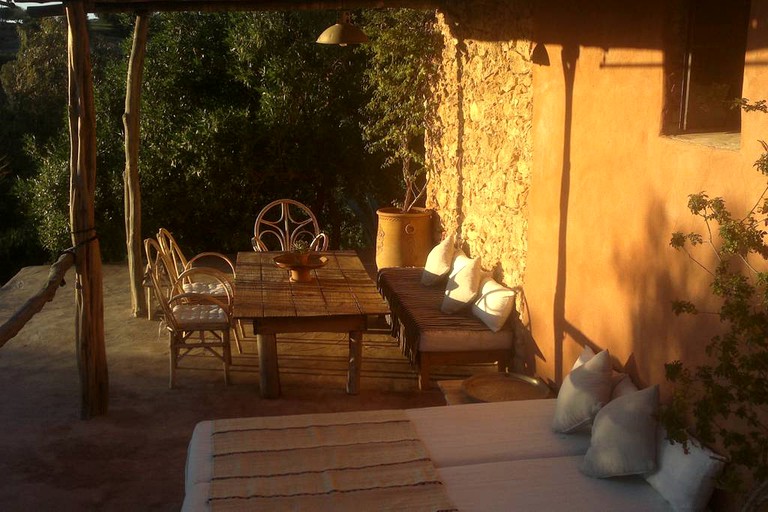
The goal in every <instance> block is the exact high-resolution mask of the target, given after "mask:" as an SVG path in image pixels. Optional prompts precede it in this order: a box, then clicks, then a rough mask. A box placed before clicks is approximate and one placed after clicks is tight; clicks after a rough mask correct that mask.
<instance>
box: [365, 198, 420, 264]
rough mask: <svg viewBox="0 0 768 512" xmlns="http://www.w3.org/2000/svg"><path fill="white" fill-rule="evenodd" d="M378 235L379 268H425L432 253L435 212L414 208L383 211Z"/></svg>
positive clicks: (378, 212) (379, 212) (378, 213)
mask: <svg viewBox="0 0 768 512" xmlns="http://www.w3.org/2000/svg"><path fill="white" fill-rule="evenodd" d="M376 215H378V217H379V222H378V224H379V227H378V233H377V234H376V266H377V267H378V268H385V267H421V266H424V263H425V262H426V261H427V255H428V254H429V251H430V250H431V249H432V246H433V243H432V211H431V210H426V209H424V208H412V209H411V211H410V212H408V213H402V212H400V209H399V208H380V209H379V210H378V211H377V212H376Z"/></svg>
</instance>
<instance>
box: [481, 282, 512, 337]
mask: <svg viewBox="0 0 768 512" xmlns="http://www.w3.org/2000/svg"><path fill="white" fill-rule="evenodd" d="M514 307H515V292H514V290H511V289H509V288H507V287H506V286H503V285H501V284H499V283H497V282H496V280H495V279H493V278H492V277H486V278H484V279H483V280H482V281H481V282H480V294H479V296H478V297H477V300H476V301H475V303H474V304H472V314H473V315H475V316H476V317H477V318H479V319H480V320H482V321H483V323H484V324H485V325H487V326H488V328H489V329H490V330H492V331H493V332H499V331H500V330H501V328H502V327H503V326H504V323H505V322H506V321H507V318H509V315H510V313H512V309H514Z"/></svg>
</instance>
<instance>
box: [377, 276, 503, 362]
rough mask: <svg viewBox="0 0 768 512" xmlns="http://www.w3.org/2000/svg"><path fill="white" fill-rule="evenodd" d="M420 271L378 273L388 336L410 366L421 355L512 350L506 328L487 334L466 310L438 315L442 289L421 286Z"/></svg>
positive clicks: (442, 294)
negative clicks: (389, 329) (386, 306)
mask: <svg viewBox="0 0 768 512" xmlns="http://www.w3.org/2000/svg"><path fill="white" fill-rule="evenodd" d="M422 271H423V269H422V268H420V267H410V268H402V267H393V268H385V269H382V270H380V271H379V290H380V291H381V293H382V295H384V297H385V298H386V299H387V302H389V306H390V309H391V311H392V331H393V332H392V335H393V336H395V337H397V338H398V339H399V340H400V343H401V344H402V346H403V352H404V353H405V355H406V356H408V357H409V359H410V360H411V361H412V362H414V363H415V362H417V361H418V353H419V351H421V352H454V351H480V350H498V349H504V350H512V348H513V344H514V332H513V330H512V329H511V327H509V326H505V328H504V329H502V330H500V331H499V332H493V331H491V330H490V329H489V328H488V326H486V325H485V324H484V323H483V322H482V321H481V320H479V319H478V318H476V317H475V316H473V315H472V312H471V311H470V310H469V309H466V310H463V311H459V312H457V313H442V312H441V311H440V304H441V303H442V301H443V297H444V295H445V294H444V290H443V289H442V287H427V286H423V285H422V284H421V275H422Z"/></svg>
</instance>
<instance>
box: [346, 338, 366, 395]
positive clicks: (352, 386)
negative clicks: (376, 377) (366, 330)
mask: <svg viewBox="0 0 768 512" xmlns="http://www.w3.org/2000/svg"><path fill="white" fill-rule="evenodd" d="M362 363H363V333H362V331H350V332H349V370H348V371H347V393H348V394H350V395H356V394H358V393H359V392H360V366H361V365H362Z"/></svg>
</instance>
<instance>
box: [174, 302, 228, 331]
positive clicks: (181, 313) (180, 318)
mask: <svg viewBox="0 0 768 512" xmlns="http://www.w3.org/2000/svg"><path fill="white" fill-rule="evenodd" d="M172 311H173V316H174V317H175V318H176V321H177V322H179V324H181V325H182V326H183V327H187V328H189V329H194V328H195V326H198V325H212V324H213V325H215V324H222V325H229V319H228V318H227V314H226V312H225V311H224V310H223V309H221V308H220V307H219V306H216V305H213V304H179V305H176V306H174V307H173V310H172Z"/></svg>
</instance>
